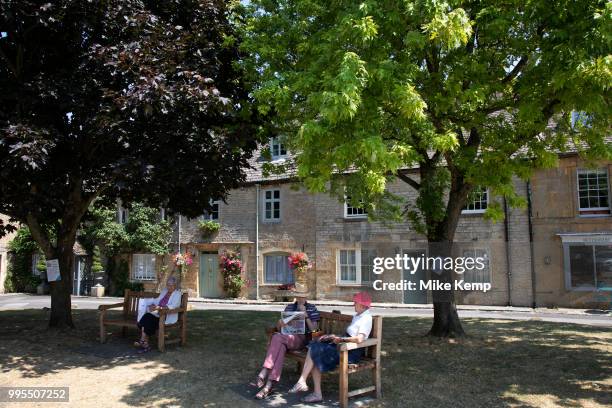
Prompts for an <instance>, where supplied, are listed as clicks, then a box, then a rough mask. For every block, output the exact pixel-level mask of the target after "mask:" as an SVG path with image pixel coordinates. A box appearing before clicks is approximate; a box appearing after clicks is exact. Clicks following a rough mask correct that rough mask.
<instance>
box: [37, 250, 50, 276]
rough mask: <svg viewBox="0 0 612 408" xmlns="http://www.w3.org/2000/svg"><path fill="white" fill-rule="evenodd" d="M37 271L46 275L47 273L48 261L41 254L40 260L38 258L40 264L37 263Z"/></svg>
mask: <svg viewBox="0 0 612 408" xmlns="http://www.w3.org/2000/svg"><path fill="white" fill-rule="evenodd" d="M36 270H37V271H38V272H39V273H46V272H47V259H46V258H45V255H44V254H42V253H41V254H40V256H39V258H38V262H37V263H36Z"/></svg>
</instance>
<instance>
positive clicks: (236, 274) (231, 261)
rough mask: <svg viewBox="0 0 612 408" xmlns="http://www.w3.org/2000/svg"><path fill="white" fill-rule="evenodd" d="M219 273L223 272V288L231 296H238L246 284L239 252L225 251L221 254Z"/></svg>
mask: <svg viewBox="0 0 612 408" xmlns="http://www.w3.org/2000/svg"><path fill="white" fill-rule="evenodd" d="M221 273H222V274H223V289H224V290H225V292H226V293H227V295H228V296H229V297H231V298H235V297H238V296H240V292H241V290H242V288H243V287H244V286H245V285H246V284H247V280H246V279H245V278H244V277H243V276H242V275H243V265H242V261H241V260H240V252H238V251H237V250H236V251H225V253H224V254H223V255H222V256H221Z"/></svg>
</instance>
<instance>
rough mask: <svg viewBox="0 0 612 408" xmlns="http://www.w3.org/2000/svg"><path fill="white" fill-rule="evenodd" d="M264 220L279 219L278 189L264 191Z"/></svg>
mask: <svg viewBox="0 0 612 408" xmlns="http://www.w3.org/2000/svg"><path fill="white" fill-rule="evenodd" d="M264 220H265V221H279V220H280V190H265V191H264Z"/></svg>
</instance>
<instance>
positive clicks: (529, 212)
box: [525, 179, 537, 309]
mask: <svg viewBox="0 0 612 408" xmlns="http://www.w3.org/2000/svg"><path fill="white" fill-rule="evenodd" d="M525 186H526V188H527V220H528V223H529V250H530V253H531V298H532V302H531V307H532V308H534V309H535V308H536V305H537V301H536V272H535V258H534V256H535V255H534V250H533V222H532V218H533V207H532V203H531V181H530V180H529V179H528V180H527V183H526V184H525Z"/></svg>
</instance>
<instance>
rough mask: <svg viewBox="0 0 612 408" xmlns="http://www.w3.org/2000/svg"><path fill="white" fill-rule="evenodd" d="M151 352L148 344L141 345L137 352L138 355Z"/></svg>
mask: <svg viewBox="0 0 612 408" xmlns="http://www.w3.org/2000/svg"><path fill="white" fill-rule="evenodd" d="M149 351H151V346H149V344H148V343H143V345H142V348H141V349H140V350H138V354H144V353H148V352H149Z"/></svg>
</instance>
